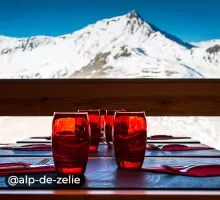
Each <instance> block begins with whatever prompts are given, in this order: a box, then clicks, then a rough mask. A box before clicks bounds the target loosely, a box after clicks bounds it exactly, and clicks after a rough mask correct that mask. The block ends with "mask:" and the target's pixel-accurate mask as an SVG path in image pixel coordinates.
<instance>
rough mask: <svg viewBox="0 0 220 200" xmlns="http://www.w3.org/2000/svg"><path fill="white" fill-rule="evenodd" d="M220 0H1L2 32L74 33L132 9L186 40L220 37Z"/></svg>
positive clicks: (36, 33) (0, 31)
mask: <svg viewBox="0 0 220 200" xmlns="http://www.w3.org/2000/svg"><path fill="white" fill-rule="evenodd" d="M219 9H220V0H132V1H131V0H4V1H3V0H0V35H7V36H14V37H29V36H35V35H51V36H58V35H62V34H66V33H71V32H73V31H75V30H78V29H81V28H83V27H84V26H86V25H88V24H91V23H94V22H96V21H98V20H101V19H103V18H109V17H114V16H118V15H123V14H126V13H128V12H129V11H131V10H136V11H138V13H139V14H140V15H141V16H142V17H143V18H144V19H145V20H146V21H149V22H150V23H153V24H154V25H156V26H157V27H158V28H160V29H163V30H165V31H167V32H169V33H171V34H173V35H176V36H178V37H179V38H181V39H182V40H185V41H188V42H191V41H202V40H209V39H220V11H219Z"/></svg>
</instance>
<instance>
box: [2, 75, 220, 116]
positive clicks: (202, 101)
mask: <svg viewBox="0 0 220 200" xmlns="http://www.w3.org/2000/svg"><path fill="white" fill-rule="evenodd" d="M0 91H1V96H0V115H1V116H51V115H52V114H53V112H54V111H66V112H67V111H76V110H78V109H89V108H94V109H96V108H106V109H115V108H124V109H128V110H131V111H145V112H146V113H147V115H148V116H149V115H150V116H220V80H209V79H193V80H189V79H181V80H179V79H169V80H168V79H163V80H158V79H157V80H149V79H148V80H146V79H142V80H137V79H125V80H119V79H115V80H112V79H103V80H102V79H98V80H97V79H89V80H88V79H83V80H79V79H78V80H77V79H75V80H60V79H53V80H42V79H41V80H7V79H6V80H0Z"/></svg>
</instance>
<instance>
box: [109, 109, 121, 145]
mask: <svg viewBox="0 0 220 200" xmlns="http://www.w3.org/2000/svg"><path fill="white" fill-rule="evenodd" d="M118 111H121V112H124V111H125V110H107V111H106V117H105V137H106V142H107V144H108V146H109V147H110V146H111V144H112V143H113V139H112V134H113V133H112V128H113V125H114V115H115V112H118Z"/></svg>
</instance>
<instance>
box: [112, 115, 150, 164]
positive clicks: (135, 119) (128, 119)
mask: <svg viewBox="0 0 220 200" xmlns="http://www.w3.org/2000/svg"><path fill="white" fill-rule="evenodd" d="M113 142H114V154H115V155H114V156H115V159H116V163H117V165H118V167H120V168H141V166H142V164H143V161H144V157H145V150H146V143H147V120H146V116H145V112H116V113H115V116H114V127H113Z"/></svg>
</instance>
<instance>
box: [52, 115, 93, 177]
mask: <svg viewBox="0 0 220 200" xmlns="http://www.w3.org/2000/svg"><path fill="white" fill-rule="evenodd" d="M89 135H90V133H89V125H88V115H87V114H86V113H84V114H83V113H76V114H61V113H59V114H55V116H54V120H53V133H52V150H53V159H54V164H55V168H56V171H57V172H58V173H59V174H62V175H72V174H84V172H85V170H86V166H87V161H88V152H89Z"/></svg>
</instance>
